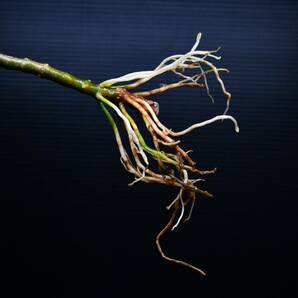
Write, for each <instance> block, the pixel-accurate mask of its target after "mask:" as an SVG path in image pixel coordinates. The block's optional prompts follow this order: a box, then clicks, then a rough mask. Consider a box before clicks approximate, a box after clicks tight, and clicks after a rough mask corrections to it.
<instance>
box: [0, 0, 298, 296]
mask: <svg viewBox="0 0 298 298" xmlns="http://www.w3.org/2000/svg"><path fill="white" fill-rule="evenodd" d="M297 13H298V5H297V1H281V0H280V1H277V0H276V1H274V0H273V1H265V0H258V1H241V0H227V1H214V0H211V1H195V0H192V1H191V0H184V1H161V0H151V1H148V0H146V1H137V0H129V1H120V0H119V1H116V0H110V1H106V0H101V1H95V0H94V1H87V0H86V1H84V0H81V1H78V0H71V1H70V0H64V1H61V0H59V1H58V0H52V1H37V0H36V1H34V0H26V1H15V0H9V1H3V0H2V1H1V9H0V36H1V40H0V51H1V52H2V53H5V54H8V55H14V56H18V57H29V58H32V59H34V60H38V61H42V62H47V63H49V64H50V65H53V66H55V67H57V68H60V69H63V70H66V71H69V72H71V73H74V74H75V75H77V76H79V77H82V78H88V79H91V80H94V81H98V82H99V81H102V80H104V79H108V78H111V77H115V76H119V75H122V74H125V73H128V72H132V71H137V70H145V69H151V68H152V67H154V66H156V65H157V64H158V63H159V61H161V59H163V58H164V57H166V56H169V55H171V54H175V53H184V52H186V51H187V50H188V49H189V48H190V47H191V46H192V44H193V42H194V39H195V36H196V33H197V32H202V33H203V37H202V41H201V48H202V49H215V48H217V47H218V46H222V49H221V55H222V56H223V59H222V61H221V62H220V63H219V65H222V66H224V67H227V68H229V69H230V70H231V73H230V74H229V75H224V80H225V82H226V86H227V87H228V89H229V91H231V93H232V95H233V100H232V105H231V110H230V113H231V114H232V115H233V116H235V117H236V118H237V119H238V121H239V124H240V129H241V131H240V134H239V135H236V134H235V133H234V131H233V129H232V124H231V123H229V122H224V123H216V124H213V125H210V126H209V127H206V128H204V129H201V130H199V131H195V132H193V133H192V134H191V135H188V136H186V137H185V138H184V141H185V144H187V145H186V146H187V147H188V148H193V149H194V150H195V151H194V153H193V157H194V159H195V160H197V161H198V163H199V164H200V165H201V167H203V168H204V167H207V168H211V167H214V166H216V167H217V168H218V169H219V171H218V173H217V174H216V175H215V176H213V177H208V179H207V181H206V182H205V184H204V185H205V188H206V189H208V190H209V191H210V192H212V193H213V194H214V196H215V198H214V199H212V200H207V199H205V198H201V199H200V201H199V204H198V206H197V208H196V209H195V211H194V214H193V218H192V221H191V222H189V223H188V224H187V225H184V226H181V227H180V228H179V229H178V230H177V231H175V232H173V233H170V234H168V235H167V236H166V237H165V238H164V239H163V241H162V245H163V247H164V249H165V250H166V252H167V253H168V254H169V255H171V256H175V257H177V258H181V259H183V260H188V261H191V262H192V263H193V264H195V265H198V266H201V267H202V268H204V269H205V270H206V271H207V273H208V277H207V278H202V277H200V276H197V275H196V274H194V273H193V272H189V270H187V269H184V268H179V267H176V266H174V265H171V264H167V263H166V262H164V261H163V260H162V259H161V258H160V257H159V255H158V253H157V251H156V248H155V245H154V237H155V235H156V233H157V232H158V231H159V229H160V228H161V227H162V226H163V225H164V224H165V222H166V221H167V218H168V216H169V214H168V213H167V212H166V210H165V208H164V207H165V206H166V205H167V203H168V202H170V201H171V199H172V198H173V196H174V192H173V190H171V189H168V188H167V187H162V186H159V185H147V184H141V183H139V184H137V185H135V187H133V188H129V187H127V183H129V182H130V181H131V179H132V177H131V176H129V175H128V174H127V173H126V172H125V171H124V170H123V169H122V167H121V165H120V163H119V155H118V151H117V148H116V146H115V141H114V138H113V135H112V132H111V129H110V126H109V124H108V123H107V121H106V119H105V118H104V117H103V115H102V114H101V112H100V111H99V110H98V108H97V106H96V105H95V104H94V102H93V101H92V99H90V98H89V97H87V96H85V95H82V94H79V93H78V92H76V91H73V90H70V89H66V88H63V87H61V86H58V85H56V84H54V83H52V82H50V81H45V80H40V79H38V78H36V77H34V76H31V75H29V74H23V73H18V72H13V71H7V70H3V69H0V100H1V105H0V138H1V150H0V152H1V156H0V158H1V160H0V164H1V168H0V169H1V172H2V173H1V174H2V178H1V208H0V210H1V211H0V212H1V221H2V223H1V230H2V231H1V247H2V249H3V253H2V254H1V258H2V260H1V267H0V268H1V271H2V273H3V275H2V278H1V282H0V290H1V291H2V292H3V293H1V296H2V297H16V296H15V294H16V293H22V296H28V297H77V296H78V297H122V296H120V295H124V294H129V295H130V297H143V296H146V294H148V295H149V294H150V295H151V297H152V296H153V295H155V296H157V295H159V293H160V294H161V295H163V296H160V297H176V296H177V297H184V295H185V297H229V298H231V297H262V298H265V297H270V298H271V297H282V298H287V297H296V295H297V292H296V294H295V291H297V289H296V286H297V271H295V272H294V273H292V271H294V269H295V270H296V268H297V262H296V261H295V254H296V250H297V222H296V220H297V172H296V169H297V128H298V126H297V124H298V121H297V112H298V104H297V95H296V94H297V89H298V87H297V78H298V77H297V68H298V62H297V36H298V34H297ZM210 86H211V89H212V92H213V96H214V98H215V102H216V104H215V105H213V104H212V103H211V102H210V99H209V98H208V96H207V95H206V92H204V91H203V90H194V89H192V90H186V91H185V92H181V91H177V92H171V93H169V94H168V95H164V96H159V97H157V98H156V99H157V100H158V101H159V103H160V110H161V112H160V117H161V119H162V120H163V121H164V122H165V123H167V124H168V125H169V126H170V127H172V128H174V129H176V128H185V127H186V126H188V125H190V124H192V123H193V122H196V121H202V120H205V119H207V118H209V117H211V116H214V115H217V114H219V113H221V112H222V111H223V110H224V106H225V99H224V97H223V95H222V94H221V92H220V88H219V86H218V84H217V83H216V81H215V80H211V82H210ZM3 276H4V279H3ZM5 290H8V291H9V293H10V296H7V295H4V291H5ZM191 293H193V294H192V295H191ZM158 297H159V296H158Z"/></svg>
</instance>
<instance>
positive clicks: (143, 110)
mask: <svg viewBox="0 0 298 298" xmlns="http://www.w3.org/2000/svg"><path fill="white" fill-rule="evenodd" d="M200 38H201V34H198V36H197V39H196V42H195V44H194V45H193V47H192V48H191V49H190V51H189V52H187V53H186V54H183V55H172V56H170V57H167V58H165V59H164V60H163V61H162V62H161V63H160V64H159V65H158V66H157V67H156V68H155V69H153V70H150V71H139V72H134V73H130V74H127V75H124V76H121V77H119V78H114V79H111V80H108V81H105V82H103V83H101V84H100V87H101V88H102V89H104V88H109V89H112V90H113V92H114V94H115V97H114V99H113V101H112V100H110V99H109V98H107V97H104V96H103V95H102V93H103V92H100V91H99V92H98V94H97V99H98V100H99V102H98V104H99V105H100V107H101V108H102V110H103V112H104V113H105V115H106V116H107V118H108V119H109V121H110V123H111V125H112V128H113V131H114V134H115V139H116V143H117V145H118V148H119V153H120V161H121V163H122V165H123V167H124V168H125V170H126V171H128V172H129V173H131V174H132V175H133V176H134V180H133V181H132V182H131V183H130V184H129V185H130V186H132V185H133V184H135V183H137V182H146V183H160V184H166V185H169V186H172V187H175V188H177V191H178V192H177V196H176V197H175V198H174V200H173V201H172V202H171V203H170V204H169V205H168V206H167V207H166V208H167V209H168V210H169V211H171V212H172V216H171V218H170V221H169V222H168V223H167V225H166V226H165V227H164V228H163V229H162V230H161V231H160V233H159V234H158V235H157V237H156V245H157V248H158V250H159V252H160V254H161V256H162V257H163V258H164V259H166V260H167V261H170V262H172V263H177V264H180V265H183V266H186V267H188V268H190V269H192V270H195V271H196V272H198V273H200V274H203V275H205V273H204V271H202V270H201V269H199V268H198V267H195V266H193V265H191V264H189V263H186V262H183V261H180V260H176V259H173V258H170V257H168V256H166V255H165V253H164V252H163V250H162V248H161V246H160V238H161V237H162V236H163V235H164V233H165V232H166V231H167V230H174V229H175V228H177V227H178V226H179V225H180V224H181V223H182V222H185V221H188V220H189V219H190V218H191V215H192V212H193V208H194V205H195V203H196V201H197V198H198V196H204V197H212V194H210V193H209V192H208V191H207V190H205V189H203V188H201V186H200V183H201V182H202V181H203V180H204V177H205V176H206V175H210V174H213V173H215V171H216V169H209V170H204V169H201V168H200V167H198V166H197V164H196V163H195V161H193V160H192V158H191V157H190V155H189V153H190V151H186V150H185V149H183V148H182V146H181V141H180V140H179V139H177V138H178V137H181V136H183V135H185V134H187V133H189V132H191V131H192V130H194V129H197V128H201V127H204V126H206V125H208V124H211V123H213V122H215V121H223V120H231V121H232V122H233V124H234V127H235V131H236V132H239V127H238V125H237V121H236V120H235V119H234V118H233V117H232V116H230V115H227V112H228V109H229V103H230V99H231V94H230V93H229V92H228V91H227V90H226V87H225V85H224V83H223V81H222V79H221V76H220V73H221V72H228V70H227V69H225V68H217V67H216V66H215V65H214V64H213V63H211V62H210V61H208V59H209V58H211V59H215V60H219V59H220V58H221V57H219V56H217V55H216V53H217V52H218V50H219V49H216V50H214V51H200V50H198V49H197V48H198V45H199V42H200ZM193 70H197V71H198V72H197V73H195V74H194V75H191V76H190V75H189V74H188V72H190V71H192V72H193ZM166 72H172V73H174V74H175V75H177V77H178V78H179V79H178V81H177V82H174V83H171V84H164V85H163V86H161V87H158V88H155V89H152V90H147V91H136V90H135V89H136V88H138V87H140V86H143V85H144V84H145V83H146V82H148V81H149V80H151V79H153V78H155V77H157V76H160V75H162V74H164V73H166ZM210 74H214V75H215V78H216V80H217V81H218V83H219V85H220V87H221V89H222V91H223V94H224V95H225V96H226V99H227V106H226V110H225V111H224V113H223V114H222V115H218V116H215V117H213V118H211V119H208V120H206V121H203V122H200V123H195V124H193V125H191V126H190V127H188V128H186V129H184V130H182V131H177V132H175V131H173V130H171V129H170V128H168V127H167V126H166V125H164V124H163V123H161V121H160V120H159V118H158V113H159V105H158V103H157V102H156V101H154V100H153V99H152V97H154V96H155V95H157V94H161V93H164V92H167V91H169V90H171V89H175V88H184V87H186V88H187V87H192V88H194V87H196V88H205V89H206V91H207V93H208V95H209V96H210V98H211V99H212V100H213V97H212V96H211V94H210V90H209V87H208V81H207V76H208V75H210ZM128 82H129V83H128ZM111 109H112V110H113V111H114V113H116V115H117V116H118V117H119V118H120V119H121V122H123V125H124V128H125V130H126V134H127V138H128V144H129V150H127V148H125V145H124V144H123V141H122V137H123V136H121V135H120V131H119V129H118V127H117V124H116V121H115V120H114V118H113V116H112V114H111V113H110V110H111ZM130 109H134V110H136V111H137V112H138V114H139V116H140V118H141V119H142V120H143V122H144V124H145V127H146V128H147V130H148V132H149V135H150V136H151V140H150V142H149V143H147V142H146V140H145V139H144V137H143V136H142V133H141V131H140V129H139V127H138V124H137V122H136V121H135V120H134V118H133V117H132V116H131V115H130ZM153 165H154V166H153ZM195 175H196V177H194V178H193V177H192V176H195Z"/></svg>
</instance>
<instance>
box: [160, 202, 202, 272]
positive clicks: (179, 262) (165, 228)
mask: <svg viewBox="0 0 298 298" xmlns="http://www.w3.org/2000/svg"><path fill="white" fill-rule="evenodd" d="M178 209H179V208H178V206H177V203H176V204H175V209H174V210H173V213H172V216H171V218H170V220H169V222H168V223H167V224H166V225H165V227H164V228H163V229H162V230H161V231H160V232H159V233H158V235H157V236H156V238H155V243H156V246H157V249H158V251H159V253H160V255H161V256H162V258H163V259H165V260H167V261H168V262H171V263H174V264H178V265H181V266H184V267H187V268H189V269H191V270H193V271H195V272H197V273H199V274H201V275H203V276H206V273H205V272H204V271H203V270H202V269H200V268H198V267H195V266H193V265H191V264H189V263H187V262H184V261H181V260H177V259H174V258H170V257H168V256H167V255H166V254H165V253H164V251H163V249H162V248H161V245H160V238H161V237H162V236H163V235H164V234H165V233H166V232H167V231H168V230H169V229H170V228H171V227H172V225H173V222H174V220H175V219H176V217H177V213H178Z"/></svg>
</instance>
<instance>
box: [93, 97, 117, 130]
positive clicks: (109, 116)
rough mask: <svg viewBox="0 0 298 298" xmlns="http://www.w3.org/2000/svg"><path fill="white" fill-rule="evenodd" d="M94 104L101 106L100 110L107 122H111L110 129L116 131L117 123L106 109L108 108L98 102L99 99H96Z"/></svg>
mask: <svg viewBox="0 0 298 298" xmlns="http://www.w3.org/2000/svg"><path fill="white" fill-rule="evenodd" d="M96 104H97V105H98V106H99V107H100V108H101V110H102V111H103V113H104V114H105V116H106V117H107V119H108V121H109V123H110V124H111V126H112V129H113V131H116V132H118V127H117V124H116V122H115V120H114V118H113V116H112V115H111V113H110V112H109V111H108V109H107V108H106V107H105V105H104V104H103V103H102V102H100V101H97V102H96Z"/></svg>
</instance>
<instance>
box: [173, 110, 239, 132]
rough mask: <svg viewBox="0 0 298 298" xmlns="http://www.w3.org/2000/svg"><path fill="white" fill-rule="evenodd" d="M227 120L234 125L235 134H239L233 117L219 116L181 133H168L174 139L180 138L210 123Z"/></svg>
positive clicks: (194, 125)
mask: <svg viewBox="0 0 298 298" xmlns="http://www.w3.org/2000/svg"><path fill="white" fill-rule="evenodd" d="M227 119H228V120H231V121H232V122H233V123H234V125H235V131H236V132H237V133H239V131H240V129H239V126H238V123H237V120H236V119H235V118H234V117H232V116H230V115H219V116H215V117H213V118H211V119H209V120H205V121H203V122H200V123H196V124H193V125H191V126H190V127H188V128H186V129H184V130H182V131H178V132H173V131H170V132H169V134H170V135H172V136H175V137H177V136H182V135H185V134H187V133H189V132H191V131H192V130H194V129H196V128H200V127H203V126H206V125H208V124H211V123H213V122H216V121H219V120H227Z"/></svg>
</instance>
